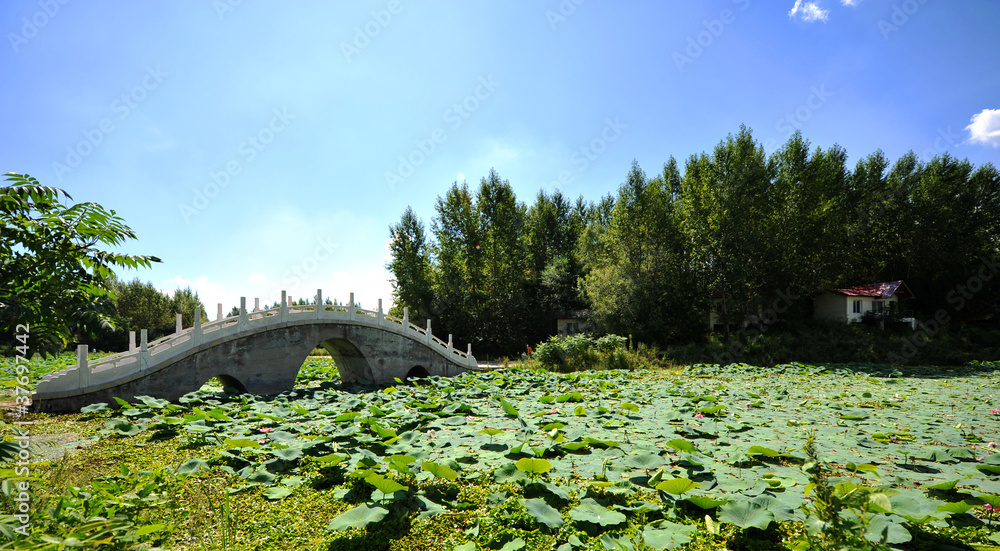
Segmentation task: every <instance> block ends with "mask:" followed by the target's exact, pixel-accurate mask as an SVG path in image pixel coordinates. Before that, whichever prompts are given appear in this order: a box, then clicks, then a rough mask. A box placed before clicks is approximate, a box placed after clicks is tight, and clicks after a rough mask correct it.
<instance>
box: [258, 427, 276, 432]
mask: <svg viewBox="0 0 1000 551" xmlns="http://www.w3.org/2000/svg"><path fill="white" fill-rule="evenodd" d="M272 430H274V429H273V428H272V427H261V429H260V432H271V431H272Z"/></svg>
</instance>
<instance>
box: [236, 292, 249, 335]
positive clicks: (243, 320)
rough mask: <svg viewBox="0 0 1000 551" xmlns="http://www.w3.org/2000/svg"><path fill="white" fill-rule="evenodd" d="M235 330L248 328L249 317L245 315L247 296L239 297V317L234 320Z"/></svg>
mask: <svg viewBox="0 0 1000 551" xmlns="http://www.w3.org/2000/svg"><path fill="white" fill-rule="evenodd" d="M236 328H237V329H236V330H237V331H246V330H247V329H250V318H249V317H247V297H240V319H239V321H238V322H236Z"/></svg>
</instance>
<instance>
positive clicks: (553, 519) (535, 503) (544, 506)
mask: <svg viewBox="0 0 1000 551" xmlns="http://www.w3.org/2000/svg"><path fill="white" fill-rule="evenodd" d="M521 505H523V506H524V508H525V509H527V510H528V514H530V515H531V516H532V517H534V519H535V520H536V521H538V523H539V524H544V525H546V526H548V527H549V528H551V529H553V530H556V529H558V528H559V527H560V526H562V525H563V522H564V521H563V518H562V515H560V514H559V511H557V510H555V509H553V508H552V507H551V506H550V505H549V504H548V503H545V500H544V499H522V500H521Z"/></svg>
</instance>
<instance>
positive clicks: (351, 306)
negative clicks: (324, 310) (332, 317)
mask: <svg viewBox="0 0 1000 551" xmlns="http://www.w3.org/2000/svg"><path fill="white" fill-rule="evenodd" d="M347 319H351V320H352V319H354V293H351V302H350V303H349V304H348V305H347Z"/></svg>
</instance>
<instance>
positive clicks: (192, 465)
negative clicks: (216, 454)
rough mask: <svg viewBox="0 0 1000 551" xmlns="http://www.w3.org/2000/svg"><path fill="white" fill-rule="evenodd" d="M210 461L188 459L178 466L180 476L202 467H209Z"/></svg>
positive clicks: (194, 471) (192, 472)
mask: <svg viewBox="0 0 1000 551" xmlns="http://www.w3.org/2000/svg"><path fill="white" fill-rule="evenodd" d="M209 468H210V467H209V465H208V461H205V460H203V459H188V460H187V461H185V462H183V463H181V464H180V465H179V466H178V467H177V471H175V472H176V473H177V475H178V476H188V475H191V474H194V473H196V472H198V471H200V470H202V469H209Z"/></svg>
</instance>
